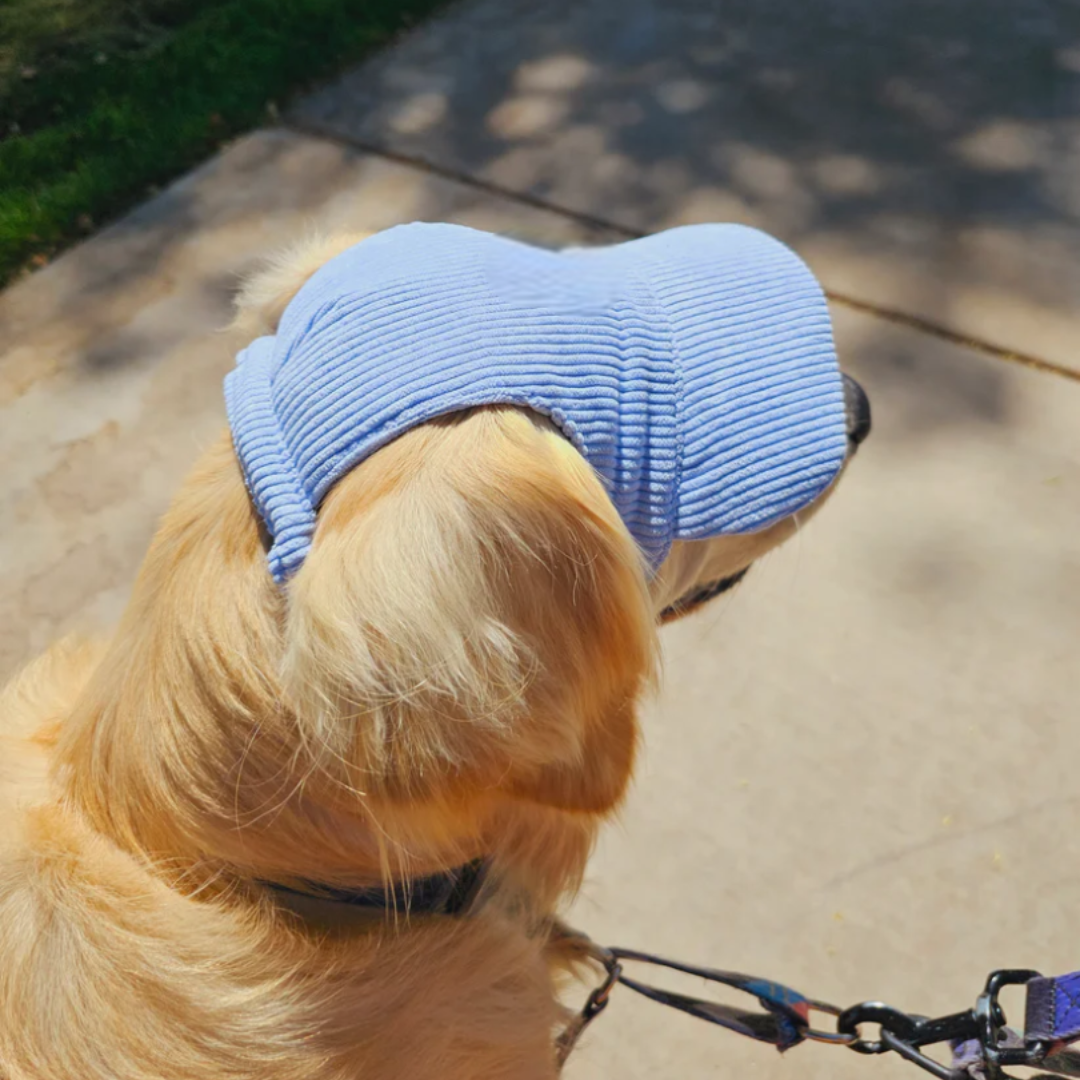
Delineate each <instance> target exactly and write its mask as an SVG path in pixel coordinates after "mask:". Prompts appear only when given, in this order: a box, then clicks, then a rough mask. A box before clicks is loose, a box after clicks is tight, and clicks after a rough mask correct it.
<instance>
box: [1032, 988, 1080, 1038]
mask: <svg viewBox="0 0 1080 1080" xmlns="http://www.w3.org/2000/svg"><path fill="white" fill-rule="evenodd" d="M1024 1036H1025V1038H1028V1039H1040V1040H1042V1041H1044V1042H1048V1043H1060V1044H1062V1045H1064V1044H1066V1043H1071V1042H1074V1041H1075V1040H1076V1039H1080V971H1072V972H1070V973H1069V974H1068V975H1058V976H1056V977H1047V976H1044V975H1037V976H1036V977H1035V978H1033V979H1031V980H1030V981H1029V982H1028V984H1027V1015H1026V1017H1025V1023H1024Z"/></svg>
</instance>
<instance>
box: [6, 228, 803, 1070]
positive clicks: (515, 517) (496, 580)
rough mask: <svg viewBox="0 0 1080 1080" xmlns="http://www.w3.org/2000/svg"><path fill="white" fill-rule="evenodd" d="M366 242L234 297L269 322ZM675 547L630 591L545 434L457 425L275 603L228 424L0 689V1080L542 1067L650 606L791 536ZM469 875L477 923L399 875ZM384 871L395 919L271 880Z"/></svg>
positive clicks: (577, 479)
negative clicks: (108, 606) (168, 504)
mask: <svg viewBox="0 0 1080 1080" xmlns="http://www.w3.org/2000/svg"><path fill="white" fill-rule="evenodd" d="M354 239H355V238H351V237H350V238H340V239H335V240H333V241H328V242H319V243H316V244H313V245H308V246H307V247H306V248H304V249H302V250H299V251H295V252H293V253H291V254H290V255H289V256H288V258H286V259H285V260H283V261H280V262H278V263H277V264H274V265H273V266H271V267H270V268H269V269H267V270H266V271H264V272H263V273H262V274H260V275H259V276H258V277H257V278H256V279H255V280H254V281H253V282H252V283H250V284H249V285H248V286H247V287H246V288H245V290H244V292H243V294H242V297H241V301H240V314H239V317H238V325H239V326H240V327H241V328H242V329H243V330H244V331H245V332H247V333H248V334H256V333H260V332H264V331H266V330H268V329H270V328H272V327H273V326H274V325H275V323H276V319H277V318H278V316H279V315H280V312H281V310H282V309H283V307H284V306H285V304H286V303H287V301H288V299H289V298H290V297H291V296H292V295H293V293H294V292H295V291H296V289H297V288H298V287H299V285H300V284H301V283H302V282H303V280H305V279H306V277H307V276H308V275H309V274H310V273H311V272H312V271H313V270H314V269H316V268H317V267H318V266H319V265H321V264H322V263H323V262H324V261H325V260H326V259H327V258H329V257H330V256H331V255H332V254H334V253H335V252H336V251H338V250H340V249H341V248H342V247H344V246H346V245H347V244H348V243H351V242H352V241H353V240H354ZM793 528H794V523H793V522H790V521H789V522H782V523H780V524H779V525H777V526H775V527H774V528H772V529H770V530H768V531H766V532H764V533H760V534H757V535H754V536H746V537H738V538H727V539H722V540H716V541H711V542H709V543H701V544H680V545H676V548H675V550H674V551H673V552H672V555H671V557H670V558H669V560H668V562H667V563H666V564H665V567H664V568H663V572H662V573H661V574H660V575H659V577H658V578H657V579H656V580H655V581H654V582H653V583H652V584H651V585H650V584H648V583H647V581H646V578H645V575H644V573H643V569H642V566H641V563H640V560H639V556H638V554H637V551H636V549H635V547H634V545H633V542H632V541H631V539H630V536H629V534H628V533H627V532H626V529H625V528H624V526H623V525H622V523H621V521H620V520H619V519H618V517H617V515H616V513H615V511H614V509H613V507H612V505H611V503H610V502H609V500H608V499H607V498H606V496H605V494H604V492H603V489H602V487H601V485H600V483H599V482H598V480H597V479H596V477H595V476H594V475H593V473H592V472H591V470H590V469H589V468H588V466H587V465H586V464H585V462H584V460H583V459H582V458H581V457H580V456H579V455H578V454H577V453H576V452H575V451H574V450H573V449H572V447H571V446H570V445H569V444H568V443H567V442H566V441H565V440H564V439H563V438H562V437H560V436H559V435H558V433H557V432H556V431H555V430H554V429H553V428H552V427H551V426H550V425H549V424H547V423H546V422H545V421H543V420H541V419H539V418H537V417H535V416H532V415H530V414H527V413H525V412H522V411H519V410H515V409H511V408H490V409H477V410H472V411H470V412H467V413H462V414H459V415H455V416H452V417H448V418H446V419H444V420H441V421H438V422H435V423H431V424H427V425H424V426H423V427H421V428H418V429H416V430H414V431H412V432H410V433H409V434H407V435H405V436H403V437H402V438H400V439H398V440H397V441H395V442H394V443H392V444H390V445H389V446H387V447H385V448H384V449H382V450H380V451H379V452H378V453H377V454H376V455H374V456H373V457H372V458H370V459H369V460H367V461H366V462H364V463H363V464H362V465H360V466H359V467H358V468H356V469H355V470H354V471H353V472H352V473H351V474H350V475H349V476H348V477H346V478H345V479H344V480H342V481H341V482H340V483H339V484H338V485H337V486H336V488H335V489H334V490H333V491H332V492H331V494H330V495H329V497H328V498H327V499H326V501H325V503H324V505H323V507H322V508H321V510H320V519H319V525H318V530H317V533H316V537H315V541H314V545H313V548H312V551H311V553H310V555H309V557H308V558H307V560H306V562H305V564H304V566H303V568H302V569H301V570H300V572H299V574H298V575H297V576H296V578H295V579H294V580H293V582H292V583H291V584H290V586H289V588H288V589H287V590H284V591H283V590H281V589H279V588H278V587H276V586H275V585H274V584H273V582H272V581H271V579H270V577H269V574H268V572H267V569H266V563H265V541H266V538H265V536H263V535H262V533H261V531H260V525H259V522H258V521H257V518H256V516H255V514H254V513H253V510H252V507H251V505H250V503H249V500H248V497H247V493H246V490H245V488H244V484H243V482H242V479H241V475H240V472H239V468H238V465H237V463H236V461H235V458H234V456H233V453H232V449H231V444H230V442H229V440H228V438H227V437H224V438H222V439H221V441H220V442H219V443H218V444H217V445H215V446H214V447H213V448H211V449H210V451H209V452H208V453H207V454H206V455H205V457H204V458H203V459H202V461H201V462H200V463H199V464H198V465H197V467H196V468H195V470H194V471H193V473H192V474H191V476H190V477H189V478H188V480H187V482H186V483H185V484H184V485H183V487H182V489H181V490H180V492H179V494H178V496H177V497H176V500H175V502H174V504H173V506H172V508H171V509H170V510H169V512H168V513H167V514H166V516H165V518H164V520H163V521H162V523H161V526H160V528H159V530H158V533H157V536H156V537H155V539H154V542H153V544H152V546H151V548H150V551H149V554H148V555H147V558H146V561H145V563H144V565H143V567H142V570H141V572H140V574H139V577H138V580H137V582H136V585H135V589H134V594H133V596H132V599H131V602H130V604H129V606H128V609H127V612H126V614H125V616H124V618H123V620H122V622H121V625H120V627H119V629H118V630H117V632H116V634H115V636H114V637H113V639H112V640H111V642H109V643H107V644H104V645H101V646H96V647H91V646H85V645H73V644H70V643H61V644H60V645H57V646H55V647H54V648H53V649H52V650H51V651H50V652H48V653H47V654H46V655H45V656H43V657H42V658H40V659H39V660H37V661H36V662H35V663H33V664H32V665H30V667H28V668H27V669H26V670H25V671H24V672H23V673H22V674H21V675H20V676H19V677H18V678H17V679H16V680H15V681H14V682H13V683H12V684H11V685H10V686H9V687H8V688H7V689H6V691H4V693H3V695H2V696H0V1077H2V1078H3V1080H106V1078H107V1080H150V1078H155V1080H159V1078H166V1077H167V1078H177V1080H179V1078H187V1077H190V1078H196V1077H197V1078H200V1080H234V1078H235V1080H240V1078H244V1080H249V1078H250V1080H255V1078H259V1080H302V1078H303V1080H306V1078H312V1080H314V1078H316V1077H318V1078H319V1080H333V1078H341V1080H345V1078H350V1080H352V1078H364V1080H402V1078H409V1080H420V1078H424V1077H439V1078H440V1080H466V1078H468V1080H509V1078H511V1077H512V1078H515V1080H530V1078H536V1080H550V1078H551V1077H553V1076H554V1075H555V1072H556V1068H555V1064H554V1056H553V1052H552V1037H553V1033H554V1032H555V1031H556V1030H557V1028H558V1025H559V1023H560V1022H561V1020H562V1018H563V1012H562V1010H561V1008H560V1006H559V1005H558V1002H557V994H556V990H557V985H556V983H557V980H558V978H559V977H560V975H561V973H562V971H563V970H564V969H566V968H567V967H569V966H570V962H571V960H572V959H573V958H572V957H569V956H560V955H557V953H558V949H557V948H556V947H555V946H554V945H552V944H551V942H550V941H549V937H548V929H549V927H550V923H551V919H552V917H553V913H554V912H555V911H556V910H557V907H558V905H559V904H560V903H562V902H563V901H565V899H566V898H567V897H569V896H571V895H572V894H573V892H574V890H575V889H576V887H577V886H578V884H579V882H580V879H581V876H582V873H583V870H584V866H585V862H586V859H587V857H588V854H589V850H590V847H591V845H592V842H593V839H594V836H595V833H596V830H597V828H598V826H599V825H600V823H601V822H602V821H603V819H604V818H605V817H607V816H609V815H610V814H611V813H612V812H613V811H614V810H615V808H616V807H617V806H618V805H619V802H620V800H621V799H622V797H623V795H624V793H625V791H626V787H627V784H628V782H629V780H630V777H631V773H632V769H633V760H634V750H635V744H636V740H637V727H636V721H635V711H636V709H637V706H638V702H639V700H640V698H641V696H642V695H643V694H644V693H645V692H647V690H648V688H649V686H650V683H651V681H652V678H653V675H654V670H655V665H656V637H655V633H656V619H657V613H658V612H659V611H661V610H662V609H663V608H665V607H667V606H668V605H669V604H670V603H671V602H672V601H674V600H675V599H676V598H678V597H680V596H682V595H684V594H686V593H687V592H688V591H689V590H691V589H692V588H693V587H695V586H697V585H700V584H703V583H706V582H710V581H713V580H716V579H718V578H720V577H724V576H727V575H729V574H731V573H733V572H735V571H736V570H738V569H740V568H742V567H743V566H746V565H747V564H749V563H750V562H751V561H752V560H753V559H754V558H756V557H757V556H759V555H760V554H762V553H763V552H764V551H766V550H768V549H769V548H771V547H773V546H775V544H777V543H779V542H780V541H782V540H783V539H784V538H785V537H786V536H787V535H789V534H790V532H791V531H792V529H793ZM479 855H484V856H486V857H488V858H489V859H490V861H491V874H490V876H489V880H488V883H487V884H486V886H485V893H484V895H483V897H482V900H481V903H480V904H479V906H478V908H477V910H476V912H475V914H472V915H470V916H469V917H467V918H461V919H454V918H448V917H438V916H436V917H421V916H417V915H410V913H409V907H408V900H409V897H408V889H407V884H406V883H407V881H408V879H410V878H415V877H417V876H421V875H425V874H429V873H432V872H436V871H439V870H443V869H446V868H450V867H454V866H457V865H460V864H462V863H464V862H465V861H467V860H469V859H472V858H474V857H476V856H479ZM305 880H315V881H319V882H325V883H330V884H336V885H340V886H365V885H368V886H369V885H377V884H379V883H388V882H389V883H392V888H393V889H394V890H395V895H396V898H397V905H396V914H394V915H391V916H389V917H387V918H383V917H381V916H379V915H374V914H371V913H368V912H364V911H362V910H356V909H348V908H343V907H342V906H341V905H335V904H332V903H328V902H326V901H322V900H314V899H313V900H310V901H308V900H303V899H296V900H292V901H288V902H286V901H284V900H283V899H282V898H281V894H278V893H275V892H273V891H271V890H269V889H267V888H266V887H265V886H264V885H263V884H262V883H264V882H277V883H282V884H292V885H299V884H300V883H302V882H304V881H305Z"/></svg>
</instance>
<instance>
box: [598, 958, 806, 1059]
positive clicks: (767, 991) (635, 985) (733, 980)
mask: <svg viewBox="0 0 1080 1080" xmlns="http://www.w3.org/2000/svg"><path fill="white" fill-rule="evenodd" d="M609 951H610V952H611V955H612V956H614V957H615V959H616V960H619V961H622V960H636V961H639V962H640V963H644V964H652V965H654V966H657V967H664V968H669V969H670V970H672V971H681V972H683V973H685V974H687V975H697V976H698V977H699V978H702V979H706V980H707V981H709V982H714V983H721V984H722V985H724V986H730V987H733V988H734V989H736V990H742V991H743V992H744V993H746V994H750V995H752V996H753V997H755V998H757V1000H758V1002H759V1003H760V1004H761V1006H762V1008H764V1010H765V1011H764V1012H753V1011H751V1010H749V1009H740V1008H737V1007H735V1006H732V1005H721V1004H719V1003H718V1002H715V1001H707V1000H705V999H704V998H696V997H690V996H689V995H687V994H680V993H676V992H675V991H673V990H661V989H659V988H658V987H655V986H649V985H648V984H647V983H642V982H639V981H638V980H637V979H632V978H630V977H629V976H628V975H627V974H626V973H625V972H622V973H620V975H619V979H618V981H619V982H620V983H621V984H622V985H623V986H628V987H629V988H630V989H631V990H634V991H636V992H637V993H639V994H641V995H643V996H644V997H647V998H649V999H651V1000H652V1001H657V1002H659V1003H660V1004H661V1005H668V1006H670V1007H671V1008H673V1009H679V1010H680V1011H681V1012H685V1013H689V1014H690V1015H691V1016H696V1017H698V1018H699V1019H700V1020H707V1021H708V1022H709V1023H710V1024H718V1025H719V1026H720V1027H725V1028H727V1029H728V1030H729V1031H734V1032H737V1033H738V1034H739V1035H745V1036H747V1037H748V1038H751V1039H756V1040H757V1041H758V1042H767V1043H771V1044H772V1045H773V1046H775V1047H776V1048H777V1050H780V1051H781V1052H782V1051H784V1050H788V1049H790V1048H791V1047H792V1046H797V1045H798V1044H799V1043H801V1042H802V1041H803V1040H804V1039H806V1038H807V1037H808V1033H809V1030H810V1010H811V1008H814V1007H815V1003H814V1002H811V1001H810V1000H809V998H806V997H804V996H803V995H802V994H800V993H799V992H798V991H797V990H792V989H791V988H790V987H789V986H783V985H781V984H780V983H776V982H771V981H769V980H766V979H756V978H754V977H753V976H751V975H740V974H739V973H738V972H734V971H718V970H716V969H715V968H702V967H695V966H694V965H692V964H683V963H681V962H680V961H677V960H664V959H662V958H661V957H659V956H652V955H650V954H649V953H642V952H636V951H635V950H633V949H611V950H609Z"/></svg>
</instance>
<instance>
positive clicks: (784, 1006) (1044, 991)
mask: <svg viewBox="0 0 1080 1080" xmlns="http://www.w3.org/2000/svg"><path fill="white" fill-rule="evenodd" d="M553 933H554V934H555V935H556V936H559V937H563V938H565V939H566V940H567V941H570V942H572V943H573V944H574V946H575V947H576V948H577V949H578V950H579V951H580V952H581V953H582V954H583V955H585V956H587V957H589V958H590V959H591V960H593V961H595V962H596V963H598V964H600V965H601V966H602V967H603V969H604V972H605V977H604V980H603V982H602V983H601V984H600V985H599V986H597V987H596V988H595V989H594V990H593V991H592V993H591V994H590V995H589V997H588V999H587V1001H586V1002H585V1006H584V1008H583V1009H582V1010H581V1012H580V1013H578V1014H577V1015H575V1016H574V1018H573V1019H572V1020H571V1021H570V1023H569V1024H568V1025H567V1027H566V1029H565V1030H564V1031H563V1032H562V1034H561V1035H560V1036H559V1037H558V1039H557V1040H556V1044H555V1049H556V1060H557V1062H558V1064H559V1067H560V1068H561V1067H562V1066H563V1064H564V1063H565V1062H566V1059H567V1058H568V1057H569V1055H570V1052H571V1051H572V1050H573V1048H574V1046H575V1045H576V1044H577V1042H578V1040H579V1039H580V1038H581V1035H582V1033H583V1032H584V1031H585V1029H586V1028H587V1027H588V1026H589V1025H590V1024H591V1023H592V1022H593V1020H595V1019H596V1017H597V1016H599V1015H600V1013H602V1012H603V1011H604V1009H605V1008H606V1007H607V1004H608V1002H609V1001H610V999H611V992H612V990H613V989H614V988H615V987H616V986H617V985H620V984H621V985H622V986H626V987H628V988H629V989H631V990H633V991H635V992H636V993H638V994H641V995H643V996H644V997H647V998H649V999H650V1000H652V1001H656V1002H659V1003H660V1004H661V1005H667V1006H669V1007H670V1008H673V1009H679V1010H680V1011H681V1012H685V1013H689V1014H690V1015H691V1016H696V1017H697V1018H698V1019H700V1020H705V1021H708V1022H709V1023H711V1024H717V1025H719V1026H720V1027H724V1028H727V1029H728V1030H729V1031H734V1032H736V1033H737V1034H739V1035H744V1036H746V1037H747V1038H751V1039H755V1040H757V1041H758V1042H765V1043H770V1044H771V1045H773V1046H775V1047H776V1048H777V1050H779V1051H781V1052H783V1051H785V1050H790V1049H791V1047H793V1046H798V1044H799V1043H801V1042H806V1041H811V1042H822V1043H829V1044H831V1045H834V1046H844V1047H847V1048H848V1049H849V1050H854V1051H855V1052H856V1053H859V1054H871V1055H873V1054H885V1053H890V1052H892V1053H896V1054H898V1055H899V1056H900V1057H902V1058H904V1059H905V1060H906V1061H910V1062H912V1064H915V1065H918V1066H919V1067H920V1068H922V1069H925V1070H926V1071H927V1072H929V1073H931V1074H933V1075H934V1076H936V1077H938V1080H1013V1078H1012V1077H1010V1074H1009V1073H1007V1072H1006V1071H1005V1068H1006V1067H1013V1066H1024V1067H1028V1068H1036V1069H1038V1070H1040V1072H1039V1074H1038V1075H1037V1076H1036V1077H1035V1078H1033V1080H1038V1077H1039V1076H1043V1077H1057V1076H1069V1077H1080V1053H1077V1052H1075V1051H1070V1050H1068V1049H1067V1047H1068V1046H1069V1044H1070V1043H1073V1042H1075V1041H1077V1040H1078V1039H1080V971H1074V972H1071V973H1069V974H1068V975H1061V976H1057V977H1047V976H1043V975H1040V974H1039V972H1037V971H1028V970H1023V969H1005V970H1001V971H995V972H993V973H992V974H991V975H990V977H989V978H988V979H987V981H986V986H985V987H984V989H983V991H982V993H981V994H979V995H978V997H977V999H976V1001H975V1004H974V1006H973V1007H972V1008H970V1009H967V1010H966V1011H964V1012H958V1013H951V1014H950V1015H948V1016H941V1017H937V1018H935V1019H931V1018H929V1017H925V1016H919V1015H916V1014H913V1013H906V1012H903V1011H902V1010H900V1009H896V1008H893V1007H892V1006H891V1005H886V1004H885V1003H884V1002H881V1001H864V1002H862V1003H860V1004H858V1005H852V1006H851V1007H850V1008H847V1009H840V1008H837V1007H836V1006H835V1005H830V1004H828V1003H826V1002H822V1001H815V1000H814V999H812V998H808V997H806V996H805V995H803V994H800V993H799V992H798V991H797V990H792V989H791V988H790V987H787V986H783V985H781V984H780V983H776V982H772V981H770V980H768V979H758V978H754V977H753V976H750V975H740V974H738V973H737V972H732V971H719V970H716V969H714V968H704V967H696V966H694V965H692V964H684V963H681V962H680V961H677V960H666V959H664V958H662V957H659V956H653V955H651V954H650V953H643V952H637V951H636V950H633V949H606V948H603V947H602V946H599V945H597V944H596V943H595V942H593V941H592V940H591V939H590V938H588V937H587V936H586V935H585V934H582V933H580V932H578V931H576V930H571V929H569V928H566V927H563V926H557V927H556V928H555V930H554V931H553ZM624 961H632V962H637V963H643V964H649V965H652V966H654V967H661V968H667V969H669V970H672V971H680V972H683V973H685V974H688V975H696V976H699V977H700V978H702V979H705V980H707V981H708V982H712V983H720V984H722V985H724V986H729V987H732V988H734V989H736V990H740V991H742V992H743V993H745V994H747V995H749V996H750V997H753V998H756V999H757V1003H758V1005H759V1006H760V1007H761V1010H763V1011H758V1010H755V1009H750V1008H738V1007H736V1006H732V1005H722V1004H719V1003H718V1002H714V1001H708V1000H706V999H704V998H697V997H691V996H689V995H686V994H680V993H676V992H675V991H672V990H662V989H660V988H659V987H656V986H652V985H650V984H648V983H644V982H641V981H639V980H638V979H636V978H631V977H630V976H628V975H627V974H626V972H625V971H624V970H623V964H624ZM1016 985H1022V986H1025V987H1026V988H1027V1007H1026V1011H1025V1018H1024V1028H1023V1031H1022V1032H1019V1031H1016V1030H1014V1029H1013V1028H1011V1027H1009V1026H1008V1022H1007V1019H1006V1016H1005V1012H1004V1010H1003V1009H1002V1007H1001V1004H1000V1003H999V1001H998V997H999V995H1000V993H1001V990H1002V988H1004V987H1006V986H1016ZM814 1013H819V1014H822V1015H824V1016H830V1017H834V1018H835V1024H834V1025H833V1027H832V1029H831V1030H830V1029H819V1028H816V1027H814V1026H812V1024H811V1020H810V1018H811V1015H812V1014H814ZM866 1024H876V1025H878V1027H879V1034H878V1037H877V1038H876V1039H872V1038H867V1037H866V1036H864V1035H863V1033H862V1031H861V1029H862V1027H863V1025H866ZM941 1043H948V1044H949V1047H950V1049H951V1051H952V1062H951V1064H949V1065H946V1064H943V1063H942V1062H940V1061H938V1060H936V1059H935V1058H932V1057H930V1056H929V1055H928V1054H926V1053H925V1052H924V1050H925V1048H926V1047H929V1046H934V1045H937V1044H941Z"/></svg>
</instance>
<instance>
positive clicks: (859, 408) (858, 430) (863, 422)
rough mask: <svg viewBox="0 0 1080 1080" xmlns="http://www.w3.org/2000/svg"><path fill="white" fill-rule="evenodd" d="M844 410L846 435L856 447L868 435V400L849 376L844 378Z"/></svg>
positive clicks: (862, 390) (863, 391)
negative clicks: (845, 412)
mask: <svg viewBox="0 0 1080 1080" xmlns="http://www.w3.org/2000/svg"><path fill="white" fill-rule="evenodd" d="M844 409H845V410H846V411H847V435H848V438H849V439H850V440H851V445H852V446H858V445H859V443H861V442H863V441H864V440H865V439H866V436H867V435H869V434H870V399H869V398H868V397H867V396H866V391H865V390H864V389H863V388H862V387H861V386H860V385H859V384H858V383H857V382H856V381H855V380H854V379H853V378H852V377H851V376H850V375H845V376H844Z"/></svg>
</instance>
